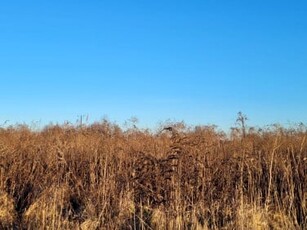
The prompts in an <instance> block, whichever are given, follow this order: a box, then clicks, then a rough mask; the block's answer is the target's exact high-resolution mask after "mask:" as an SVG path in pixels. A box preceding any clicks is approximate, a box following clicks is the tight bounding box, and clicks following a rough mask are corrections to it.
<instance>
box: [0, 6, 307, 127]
mask: <svg viewBox="0 0 307 230" xmlns="http://www.w3.org/2000/svg"><path fill="white" fill-rule="evenodd" d="M0 105H1V107H0V125H1V124H2V123H3V122H5V121H6V120H9V124H14V123H16V122H19V123H22V122H25V123H28V124H30V123H31V122H37V121H39V123H40V124H48V123H49V122H59V123H62V122H64V121H65V120H69V121H71V122H75V121H76V120H77V119H78V117H79V116H80V115H84V114H87V115H88V116H89V119H90V121H99V120H100V119H101V118H103V117H104V116H105V115H106V116H107V117H108V118H109V119H110V120H111V121H115V122H117V123H119V124H122V123H123V122H124V121H125V120H127V119H129V118H130V117H132V116H135V117H137V118H138V119H139V121H140V125H142V126H144V127H153V126H154V125H155V124H157V123H158V122H160V121H165V120H166V119H171V120H176V121H181V120H184V121H186V123H188V124H196V125H197V124H216V125H218V126H219V127H221V128H229V127H230V126H232V125H234V123H235V119H236V115H237V112H239V111H242V112H243V113H245V114H247V116H248V117H249V119H250V121H249V122H250V124H253V125H259V126H263V125H266V124H271V123H277V122H278V123H281V124H288V123H292V122H293V123H296V122H304V123H306V122H307V1H306V0H295V1H293V0H249V1H246V0H231V1H230V0H190V1H183V0H155V1H146V0H130V1H119V0H87V1H85V0H53V1H47V0H31V1H23V0H11V1H1V3H0Z"/></svg>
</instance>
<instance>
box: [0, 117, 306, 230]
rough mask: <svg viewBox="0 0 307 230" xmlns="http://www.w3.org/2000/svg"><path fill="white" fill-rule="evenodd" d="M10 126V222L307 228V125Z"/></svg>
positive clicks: (3, 183)
mask: <svg viewBox="0 0 307 230" xmlns="http://www.w3.org/2000/svg"><path fill="white" fill-rule="evenodd" d="M170 126H171V127H167V128H166V129H165V130H163V131H161V130H162V129H161V130H160V131H159V132H157V133H154V132H150V131H148V130H140V129H138V128H136V127H134V128H131V129H128V130H126V131H124V130H122V129H121V128H120V127H118V126H117V125H115V124H112V123H110V122H107V121H104V122H102V123H96V124H93V125H87V126H86V125H82V126H73V125H63V126H58V125H56V126H48V127H46V128H44V129H43V130H42V131H39V132H38V131H32V130H31V129H30V128H28V127H27V126H24V125H22V126H12V127H8V128H2V129H0V228H1V229H82V230H83V229H158V230H160V229H161V230H162V229H195V230H200V229H204V230H207V229H255V230H258V229H264V230H265V229H306V228H307V209H306V202H307V201H306V200H307V179H306V178H307V177H306V173H307V133H306V127H305V126H302V125H300V126H298V127H295V128H288V129H286V128H282V127H277V126H272V127H269V128H266V129H264V130H256V129H250V130H247V128H246V127H245V126H244V135H243V129H233V132H232V134H231V135H229V137H228V136H227V135H225V134H224V133H223V132H220V131H218V130H217V129H216V127H214V126H199V127H186V126H185V125H184V124H183V123H177V124H176V123H175V124H170Z"/></svg>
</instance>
